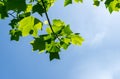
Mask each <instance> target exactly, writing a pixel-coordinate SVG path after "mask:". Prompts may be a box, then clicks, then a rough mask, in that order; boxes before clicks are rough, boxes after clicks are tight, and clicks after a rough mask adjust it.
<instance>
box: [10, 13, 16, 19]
mask: <svg viewBox="0 0 120 79" xmlns="http://www.w3.org/2000/svg"><path fill="white" fill-rule="evenodd" d="M8 14H9V15H10V16H12V17H13V18H16V17H15V16H14V15H13V13H8Z"/></svg>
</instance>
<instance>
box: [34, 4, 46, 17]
mask: <svg viewBox="0 0 120 79" xmlns="http://www.w3.org/2000/svg"><path fill="white" fill-rule="evenodd" d="M32 11H33V13H35V12H37V13H38V14H40V15H41V16H42V14H43V13H44V12H45V10H44V8H43V6H42V5H41V4H39V3H37V4H36V5H34V6H33V10H32Z"/></svg>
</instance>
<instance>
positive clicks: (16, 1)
mask: <svg viewBox="0 0 120 79" xmlns="http://www.w3.org/2000/svg"><path fill="white" fill-rule="evenodd" d="M6 6H7V9H8V10H17V11H18V12H21V11H25V10H26V7H27V6H26V0H7V2H6Z"/></svg>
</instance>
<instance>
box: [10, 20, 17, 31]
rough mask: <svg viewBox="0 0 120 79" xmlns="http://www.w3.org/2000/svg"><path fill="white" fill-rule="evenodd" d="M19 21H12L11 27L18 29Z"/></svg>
mask: <svg viewBox="0 0 120 79" xmlns="http://www.w3.org/2000/svg"><path fill="white" fill-rule="evenodd" d="M18 21H19V20H18V19H12V20H11V22H10V23H9V25H10V26H11V27H12V29H15V28H18Z"/></svg>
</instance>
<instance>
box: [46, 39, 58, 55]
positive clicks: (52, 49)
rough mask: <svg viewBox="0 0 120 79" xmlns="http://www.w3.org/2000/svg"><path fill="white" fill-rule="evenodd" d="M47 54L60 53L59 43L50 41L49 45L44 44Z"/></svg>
mask: <svg viewBox="0 0 120 79" xmlns="http://www.w3.org/2000/svg"><path fill="white" fill-rule="evenodd" d="M46 51H47V52H52V53H54V52H60V47H59V43H57V42H54V41H52V42H51V43H50V44H46Z"/></svg>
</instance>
